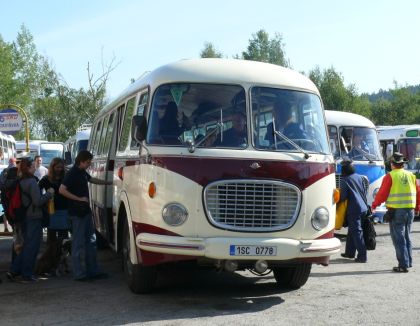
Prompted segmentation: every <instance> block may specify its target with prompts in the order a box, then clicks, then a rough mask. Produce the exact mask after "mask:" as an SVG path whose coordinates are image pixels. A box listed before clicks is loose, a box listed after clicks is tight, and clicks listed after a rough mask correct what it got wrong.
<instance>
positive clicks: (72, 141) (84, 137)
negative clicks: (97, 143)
mask: <svg viewBox="0 0 420 326" xmlns="http://www.w3.org/2000/svg"><path fill="white" fill-rule="evenodd" d="M91 128H92V125H91V124H83V125H82V126H80V128H78V129H77V131H76V134H75V135H74V136H72V137H70V138H69V139H68V140H67V141H66V142H65V143H64V145H65V148H66V153H65V154H66V163H67V164H70V165H73V164H74V160H75V159H76V156H77V154H79V152H80V151H82V150H85V149H87V147H88V143H89V136H90V130H91ZM67 153H68V154H67Z"/></svg>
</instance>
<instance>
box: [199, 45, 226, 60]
mask: <svg viewBox="0 0 420 326" xmlns="http://www.w3.org/2000/svg"><path fill="white" fill-rule="evenodd" d="M200 57H201V58H223V54H222V53H221V52H219V51H217V50H216V48H215V47H214V45H213V44H212V43H210V42H206V43H204V49H203V50H201V52H200Z"/></svg>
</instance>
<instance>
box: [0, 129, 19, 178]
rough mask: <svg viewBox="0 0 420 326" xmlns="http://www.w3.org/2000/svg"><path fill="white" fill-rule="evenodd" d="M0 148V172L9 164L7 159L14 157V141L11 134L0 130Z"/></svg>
mask: <svg viewBox="0 0 420 326" xmlns="http://www.w3.org/2000/svg"><path fill="white" fill-rule="evenodd" d="M0 148H1V151H2V153H3V157H0V172H1V171H3V169H4V168H6V167H7V166H8V165H9V159H10V158H12V157H16V141H15V138H14V137H13V136H11V135H7V134H5V133H3V132H1V131H0Z"/></svg>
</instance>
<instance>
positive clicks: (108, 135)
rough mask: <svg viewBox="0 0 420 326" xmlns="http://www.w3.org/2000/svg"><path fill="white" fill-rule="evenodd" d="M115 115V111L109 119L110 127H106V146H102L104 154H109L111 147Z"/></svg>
mask: <svg viewBox="0 0 420 326" xmlns="http://www.w3.org/2000/svg"><path fill="white" fill-rule="evenodd" d="M114 116H115V112H113V113H112V114H111V115H110V116H109V120H108V128H107V129H106V132H105V134H104V135H105V141H104V146H103V148H102V154H105V155H107V154H108V153H109V151H110V149H111V139H112V132H113V130H114V120H115V119H114Z"/></svg>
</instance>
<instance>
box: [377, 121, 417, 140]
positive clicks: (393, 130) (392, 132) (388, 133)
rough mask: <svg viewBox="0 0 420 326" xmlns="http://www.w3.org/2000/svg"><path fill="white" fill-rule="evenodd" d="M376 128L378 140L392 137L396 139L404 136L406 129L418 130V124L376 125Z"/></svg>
mask: <svg viewBox="0 0 420 326" xmlns="http://www.w3.org/2000/svg"><path fill="white" fill-rule="evenodd" d="M377 130H378V136H379V139H380V140H390V139H393V140H395V141H397V140H398V139H399V138H406V132H407V131H410V130H418V131H419V132H420V125H398V126H378V128H377ZM407 138H412V137H407Z"/></svg>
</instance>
